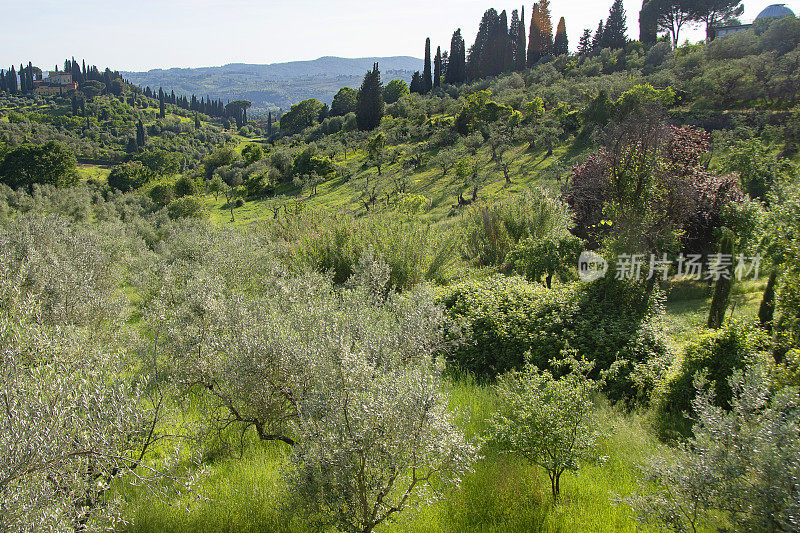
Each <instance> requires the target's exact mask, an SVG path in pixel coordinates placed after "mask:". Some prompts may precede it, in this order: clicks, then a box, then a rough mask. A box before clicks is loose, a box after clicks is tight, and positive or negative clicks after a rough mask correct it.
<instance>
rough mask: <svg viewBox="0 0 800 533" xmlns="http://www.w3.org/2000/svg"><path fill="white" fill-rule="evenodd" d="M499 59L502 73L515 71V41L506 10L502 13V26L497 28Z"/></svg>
mask: <svg viewBox="0 0 800 533" xmlns="http://www.w3.org/2000/svg"><path fill="white" fill-rule="evenodd" d="M497 32H498V33H497V37H496V39H497V43H496V46H497V57H498V61H499V63H500V65H502V66H501V72H510V71H512V70H514V44H513V43H514V39H513V38H512V31H511V28H510V27H509V24H508V15H507V14H506V12H505V10H503V12H502V13H500V24H499V25H498V27H497Z"/></svg>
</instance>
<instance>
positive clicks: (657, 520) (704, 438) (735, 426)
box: [628, 366, 800, 532]
mask: <svg viewBox="0 0 800 533" xmlns="http://www.w3.org/2000/svg"><path fill="white" fill-rule="evenodd" d="M696 385H697V387H698V394H697V397H696V399H695V401H694V409H695V412H696V413H697V421H696V425H695V428H694V436H693V437H692V439H690V440H689V441H688V442H687V443H684V444H682V445H681V446H680V447H679V448H678V449H677V450H676V451H675V452H674V453H672V454H668V455H656V456H655V457H654V458H653V459H652V460H651V462H650V464H649V465H648V467H647V468H646V470H645V474H644V476H643V478H642V480H641V487H640V489H639V491H638V492H637V493H636V494H634V495H633V496H631V497H630V498H628V502H629V503H631V504H632V506H633V507H634V509H635V510H636V511H637V514H638V516H639V519H640V520H641V521H642V522H644V523H649V524H656V525H659V526H662V527H667V528H669V529H672V530H675V531H698V530H699V529H702V528H705V527H711V528H715V526H716V527H718V528H720V529H721V528H725V527H726V526H730V525H732V526H733V529H734V530H736V531H770V532H779V531H797V529H798V527H800V492H798V490H797V487H798V482H800V403H799V402H798V394H797V388H796V387H785V388H777V389H776V384H775V383H774V381H773V379H772V378H771V377H770V376H769V374H768V373H767V372H766V371H765V369H763V368H760V367H759V366H751V367H749V368H748V369H747V370H746V371H745V372H744V373H742V372H738V373H736V374H735V375H734V376H733V377H732V378H731V379H730V386H731V389H732V390H733V398H732V400H731V404H730V410H725V409H724V408H722V407H719V406H717V405H716V402H715V401H714V394H713V389H712V388H709V387H707V386H706V384H705V383H704V382H703V381H702V380H701V381H698V382H697V384H696ZM726 522H730V524H728V523H726Z"/></svg>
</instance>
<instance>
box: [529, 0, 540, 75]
mask: <svg viewBox="0 0 800 533" xmlns="http://www.w3.org/2000/svg"><path fill="white" fill-rule="evenodd" d="M540 9H541V8H540V7H539V3H538V2H537V3H535V4H533V13H532V14H531V28H530V36H529V37H528V68H531V67H533V66H534V65H536V63H538V62H539V60H540V59H541V58H542V50H543V48H544V43H543V37H542V34H541V30H540V29H539V25H538V23H537V19H539V18H540V16H541V15H540Z"/></svg>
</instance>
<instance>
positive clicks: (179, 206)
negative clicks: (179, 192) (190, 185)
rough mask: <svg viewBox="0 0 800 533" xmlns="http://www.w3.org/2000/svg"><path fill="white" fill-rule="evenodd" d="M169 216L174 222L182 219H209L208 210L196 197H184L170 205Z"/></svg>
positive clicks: (168, 208)
mask: <svg viewBox="0 0 800 533" xmlns="http://www.w3.org/2000/svg"><path fill="white" fill-rule="evenodd" d="M167 214H168V215H169V218H171V219H173V220H177V219H181V218H208V210H207V209H206V207H205V205H203V202H202V201H201V200H200V199H199V198H197V197H195V196H184V197H183V198H179V199H177V200H175V201H174V202H172V203H171V204H169V206H168V207H167Z"/></svg>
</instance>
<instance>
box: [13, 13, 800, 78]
mask: <svg viewBox="0 0 800 533" xmlns="http://www.w3.org/2000/svg"><path fill="white" fill-rule="evenodd" d="M611 3H612V0H600V1H597V0H552V1H551V6H552V11H553V17H554V19H555V20H554V24H556V22H557V20H558V18H559V17H561V16H564V17H566V21H567V30H568V33H569V37H570V47H571V48H573V49H574V48H575V46H576V45H577V41H578V39H579V37H580V34H581V32H582V30H583V28H586V27H590V28H592V29H594V28H596V27H597V23H598V22H599V20H600V19H601V18H605V17H606V16H607V15H608V10H609V8H610V6H611ZM771 3H774V0H773V1H772V2H771V1H769V0H745V8H746V11H745V15H744V17H743V18H744V19H745V20H748V21H749V20H751V19H753V18H754V17H755V16H756V15H757V14H758V13H759V11H760V10H761V9H763V8H764V7H766V6H767V5H769V4H771ZM3 4H4V6H3V8H2V12H3V18H4V20H6V21H7V22H8V23H7V24H4V25H3V30H2V31H0V65H1V66H2V67H7V66H8V65H10V64H11V63H12V62H13V63H15V64H17V65H18V64H19V63H20V62H22V61H24V62H26V63H27V61H28V60H32V61H33V63H34V64H35V65H37V66H40V67H42V69H43V70H49V69H51V68H52V67H53V66H55V64H56V63H58V64H63V61H64V59H65V58H66V57H67V56H73V55H74V56H75V57H76V58H78V59H79V60H80V59H83V58H85V59H86V60H87V62H90V63H91V64H96V65H97V66H99V67H101V68H103V67H106V66H111V67H113V68H118V69H120V70H147V69H151V68H166V67H197V66H217V65H223V64H226V63H239V62H243V63H276V62H283V61H292V60H304V59H315V58H317V57H320V56H328V55H330V56H341V57H366V56H397V55H411V56H415V57H422V55H423V50H424V42H425V37H428V36H430V37H431V39H432V41H433V49H434V51H435V49H436V46H437V45H441V46H442V48H443V49H447V48H449V45H450V36H451V35H452V32H453V31H454V30H455V29H456V28H458V27H460V28H461V29H462V33H463V35H464V37H465V39H466V41H467V46H470V45H471V44H472V42H473V41H474V39H475V34H476V32H477V29H478V23H479V21H480V18H481V15H482V14H483V12H484V11H485V10H486V9H487V8H489V7H494V8H496V9H497V10H498V11H501V10H502V9H506V10H508V14H509V19H510V17H511V10H512V9H518V8H519V7H520V5H515V4H512V3H509V2H500V3H497V2H492V0H460V1H453V0H395V1H392V2H383V1H362V0H328V1H324V2H323V1H318V0H290V1H280V2H277V1H271V0H262V1H256V0H226V1H223V0H166V1H163V0H162V1H155V0H126V1H124V2H120V1H116V0H3ZM641 4H642V2H641V0H625V6H626V9H627V12H628V18H629V23H628V28H629V33H630V35H631V36H632V37H634V38H636V37H638V31H639V30H638V16H639V9H640V7H641ZM786 4H787V5H788V6H789V7H790V8H792V9H793V10H794V11H795V12H796V13H797V12H800V0H794V1H788V2H786ZM532 5H533V2H530V4H526V6H525V10H526V17H528V18H529V17H530V13H531V6H532ZM529 23H530V21H529V20H528V21H526V25H528V24H529ZM700 35H701V33H700V32H699V31H695V32H689V33H687V36H690V37H692V38H693V39H697V38H699V37H700Z"/></svg>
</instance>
